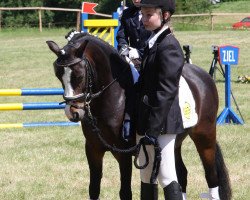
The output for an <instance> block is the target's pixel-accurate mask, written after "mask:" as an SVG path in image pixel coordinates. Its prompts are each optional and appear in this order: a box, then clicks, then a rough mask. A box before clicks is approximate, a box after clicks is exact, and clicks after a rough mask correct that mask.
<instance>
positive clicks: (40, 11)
mask: <svg viewBox="0 0 250 200" xmlns="http://www.w3.org/2000/svg"><path fill="white" fill-rule="evenodd" d="M38 16H39V31H40V32H42V31H43V27H42V26H43V23H42V10H40V9H39V10H38Z"/></svg>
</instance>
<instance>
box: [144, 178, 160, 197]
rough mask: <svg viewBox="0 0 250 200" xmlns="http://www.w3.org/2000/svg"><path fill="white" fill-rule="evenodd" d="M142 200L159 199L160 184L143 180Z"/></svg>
mask: <svg viewBox="0 0 250 200" xmlns="http://www.w3.org/2000/svg"><path fill="white" fill-rule="evenodd" d="M141 200H158V185H157V184H150V183H143V182H141Z"/></svg>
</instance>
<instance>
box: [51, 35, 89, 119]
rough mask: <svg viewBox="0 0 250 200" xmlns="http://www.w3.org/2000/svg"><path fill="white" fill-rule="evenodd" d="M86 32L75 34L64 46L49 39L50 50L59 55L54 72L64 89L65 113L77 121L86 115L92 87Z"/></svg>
mask: <svg viewBox="0 0 250 200" xmlns="http://www.w3.org/2000/svg"><path fill="white" fill-rule="evenodd" d="M85 36H87V34H86V33H80V34H77V35H75V36H74V37H73V38H72V39H71V40H70V41H69V42H68V44H67V45H65V46H64V47H63V48H59V46H58V45H57V44H56V43H55V42H53V41H47V42H46V43H47V44H48V46H49V48H50V50H51V51H52V52H54V53H55V54H56V55H57V59H56V61H55V62H54V72H55V75H56V77H57V78H58V79H59V80H60V82H61V84H62V87H63V89H64V95H63V98H64V100H65V102H66V107H65V113H66V116H67V117H68V118H69V120H71V121H74V122H77V121H80V120H82V119H83V117H84V113H85V111H84V109H83V108H84V107H85V104H87V103H88V97H87V95H88V92H90V91H88V90H89V89H90V88H88V87H90V86H89V84H90V78H92V77H90V74H91V73H92V72H91V70H92V69H90V67H89V65H90V63H89V61H88V60H87V58H86V57H85V56H84V50H85V48H86V46H87V43H88V40H86V39H85Z"/></svg>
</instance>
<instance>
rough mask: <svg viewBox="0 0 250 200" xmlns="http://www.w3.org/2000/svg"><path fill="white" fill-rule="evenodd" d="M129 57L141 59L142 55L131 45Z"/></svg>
mask: <svg viewBox="0 0 250 200" xmlns="http://www.w3.org/2000/svg"><path fill="white" fill-rule="evenodd" d="M128 57H129V58H130V59H131V60H133V59H139V58H140V55H139V52H138V50H137V49H135V48H132V47H129V55H128Z"/></svg>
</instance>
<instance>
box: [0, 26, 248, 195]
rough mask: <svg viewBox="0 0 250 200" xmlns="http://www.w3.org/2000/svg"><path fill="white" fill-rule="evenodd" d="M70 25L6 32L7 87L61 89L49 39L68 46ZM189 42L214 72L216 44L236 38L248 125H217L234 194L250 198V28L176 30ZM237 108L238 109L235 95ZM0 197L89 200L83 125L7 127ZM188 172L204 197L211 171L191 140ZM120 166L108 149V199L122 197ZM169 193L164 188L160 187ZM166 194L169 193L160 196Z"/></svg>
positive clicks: (191, 191) (1, 36)
mask: <svg viewBox="0 0 250 200" xmlns="http://www.w3.org/2000/svg"><path fill="white" fill-rule="evenodd" d="M67 31H68V30H65V29H58V30H45V31H44V32H43V33H39V32H38V31H37V30H34V29H30V30H28V31H27V30H18V31H12V30H3V31H2V32H0V47H1V48H0V88H33V87H60V84H59V82H58V81H57V79H56V78H55V76H54V72H53V67H52V63H53V62H54V60H55V58H56V57H55V55H54V54H53V53H51V52H50V50H49V49H48V48H47V45H46V43H45V41H46V40H54V41H56V42H57V43H58V44H60V45H61V46H62V45H64V44H66V40H65V39H64V35H65V34H66V33H67ZM175 35H176V37H177V38H178V39H179V41H180V43H181V44H182V45H184V44H191V45H192V46H193V52H192V54H191V57H192V60H193V63H194V64H196V65H198V66H201V67H202V68H204V69H205V70H206V71H208V70H209V68H210V64H211V61H212V58H213V55H212V51H211V45H224V44H231V45H235V46H238V47H239V48H240V62H239V65H238V66H237V67H232V81H231V83H232V90H233V94H234V96H235V97H236V101H237V103H238V105H239V107H240V110H241V113H242V115H243V117H244V120H245V124H244V125H243V126H237V125H226V126H218V136H217V137H218V141H219V143H220V145H221V147H222V150H223V152H224V158H225V162H226V164H227V167H228V169H229V173H230V177H231V184H232V188H233V199H235V200H248V199H249V197H250V190H249V189H250V180H249V176H250V168H249V161H250V159H249V150H250V149H249V135H248V134H249V132H250V125H249V122H250V111H249V110H248V109H249V107H248V106H249V105H250V104H249V101H250V92H249V89H250V85H249V84H242V83H238V82H237V77H238V76H239V75H250V64H249V55H250V49H249V44H250V34H249V31H220V32H209V31H199V32H195V31H193V32H175ZM217 74H218V77H217V83H216V84H217V87H218V91H219V97H220V108H219V113H220V112H221V111H222V109H223V108H224V78H223V77H222V76H221V75H220V74H219V73H217ZM61 99H62V98H61V97H39V98H38V97H0V103H7V102H32V101H60V100H61ZM232 105H233V109H234V110H235V111H236V108H235V106H234V103H233V101H232ZM0 119H1V123H15V122H31V121H50V120H58V121H63V120H66V118H65V116H64V114H63V111H61V110H60V111H11V112H0ZM0 141H1V143H0V199H1V200H17V199H18V200H23V199H36V200H37V199H74V200H75V199H88V176H89V173H88V165H87V160H86V157H85V153H84V138H83V136H82V133H81V130H80V127H66V128H65V127H64V128H60V127H55V128H30V129H5V130H0ZM183 155H184V160H185V164H186V165H187V168H188V170H189V175H188V194H187V195H188V199H190V200H196V199H199V194H200V193H201V192H205V191H206V190H207V186H206V182H205V179H204V173H203V169H202V166H201V162H200V160H199V157H198V154H197V153H196V150H195V147H194V145H193V143H192V141H191V140H190V139H189V138H188V139H187V140H186V141H185V142H184V145H183ZM132 184H133V188H134V189H133V199H136V200H137V199H139V192H140V190H139V187H140V181H139V171H138V170H136V169H134V170H133V180H132ZM118 193H119V173H118V165H117V163H116V162H114V158H113V157H112V156H111V155H110V153H107V155H106V156H105V161H104V174H103V180H102V191H101V199H105V200H109V199H113V200H117V199H119V198H118ZM161 195H162V193H161ZM159 199H163V197H162V196H161V197H160V198H159Z"/></svg>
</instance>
